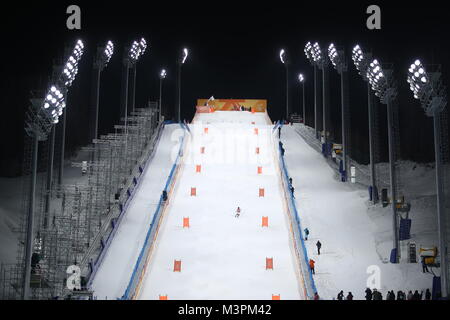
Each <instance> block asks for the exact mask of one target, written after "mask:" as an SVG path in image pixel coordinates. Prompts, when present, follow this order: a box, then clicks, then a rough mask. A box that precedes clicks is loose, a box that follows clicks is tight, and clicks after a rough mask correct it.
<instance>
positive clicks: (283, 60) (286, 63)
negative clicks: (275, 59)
mask: <svg viewBox="0 0 450 320" xmlns="http://www.w3.org/2000/svg"><path fill="white" fill-rule="evenodd" d="M280 60H281V63H282V64H284V66H285V67H286V120H287V121H289V60H288V59H287V55H286V51H285V50H284V49H281V51H280Z"/></svg>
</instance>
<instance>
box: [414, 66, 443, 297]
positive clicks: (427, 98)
mask: <svg viewBox="0 0 450 320" xmlns="http://www.w3.org/2000/svg"><path fill="white" fill-rule="evenodd" d="M427 69H431V70H429V71H430V72H427V70H426V68H425V66H424V65H422V62H421V61H420V60H416V61H415V62H414V63H413V64H411V67H410V68H409V70H408V78H407V81H408V83H409V85H410V89H411V91H412V92H413V93H414V98H415V99H417V100H419V101H420V103H421V105H422V108H423V109H424V111H425V114H426V115H427V116H428V117H433V123H434V152H435V161H436V192H437V216H438V231H439V254H440V256H441V295H442V297H443V298H447V296H448V276H449V275H448V264H447V263H448V248H447V234H446V230H447V224H448V221H446V216H445V214H446V212H445V205H444V198H443V196H444V192H443V180H442V175H443V170H442V169H443V168H442V160H443V158H444V157H443V154H442V150H441V142H442V141H441V134H442V133H441V123H440V114H441V112H443V111H444V109H445V108H446V106H447V93H446V90H445V87H444V86H443V85H442V80H441V66H440V65H430V66H427Z"/></svg>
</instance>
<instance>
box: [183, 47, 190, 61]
mask: <svg viewBox="0 0 450 320" xmlns="http://www.w3.org/2000/svg"><path fill="white" fill-rule="evenodd" d="M183 54H184V55H183V60H182V61H181V64H184V63H185V62H186V59H187V58H188V56H189V50H188V49H186V48H184V49H183Z"/></svg>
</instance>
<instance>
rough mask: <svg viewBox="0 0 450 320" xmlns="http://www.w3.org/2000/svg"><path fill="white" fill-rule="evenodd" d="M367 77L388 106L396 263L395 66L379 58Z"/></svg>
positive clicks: (397, 237) (397, 255) (370, 68)
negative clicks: (384, 63) (382, 63)
mask: <svg viewBox="0 0 450 320" xmlns="http://www.w3.org/2000/svg"><path fill="white" fill-rule="evenodd" d="M367 78H368V80H369V84H370V86H371V88H372V90H373V91H374V92H375V96H376V97H378V98H379V99H380V102H381V103H382V104H385V105H386V106H387V120H388V138H389V139H388V140H389V167H390V172H389V173H390V174H389V176H390V182H391V206H392V222H393V223H392V225H393V240H394V249H393V250H395V255H394V261H393V262H394V263H398V259H399V254H400V252H399V248H400V246H399V234H398V217H397V194H396V193H397V185H396V180H395V157H394V155H395V140H394V129H395V128H394V119H393V118H394V113H393V102H394V99H395V98H396V97H397V88H396V83H395V80H394V77H393V66H392V65H386V66H385V68H383V67H382V65H381V64H380V62H378V60H377V59H375V60H373V61H372V62H371V63H370V64H369V67H368V69H367Z"/></svg>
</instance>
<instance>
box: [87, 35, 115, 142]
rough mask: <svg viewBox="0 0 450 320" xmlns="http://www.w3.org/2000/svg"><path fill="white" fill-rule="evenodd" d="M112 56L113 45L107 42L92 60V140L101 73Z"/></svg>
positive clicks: (95, 136)
mask: <svg viewBox="0 0 450 320" xmlns="http://www.w3.org/2000/svg"><path fill="white" fill-rule="evenodd" d="M113 54H114V44H113V43H112V42H111V41H108V42H107V43H106V45H105V46H102V47H98V48H97V55H96V57H95V60H94V65H93V67H94V74H93V77H94V79H93V83H92V84H93V91H92V92H93V94H92V107H93V110H94V128H93V133H92V140H93V139H97V138H98V113H99V104H100V78H101V72H102V71H103V70H104V69H105V68H106V67H107V66H108V63H109V61H110V60H111V57H112V56H113Z"/></svg>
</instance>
